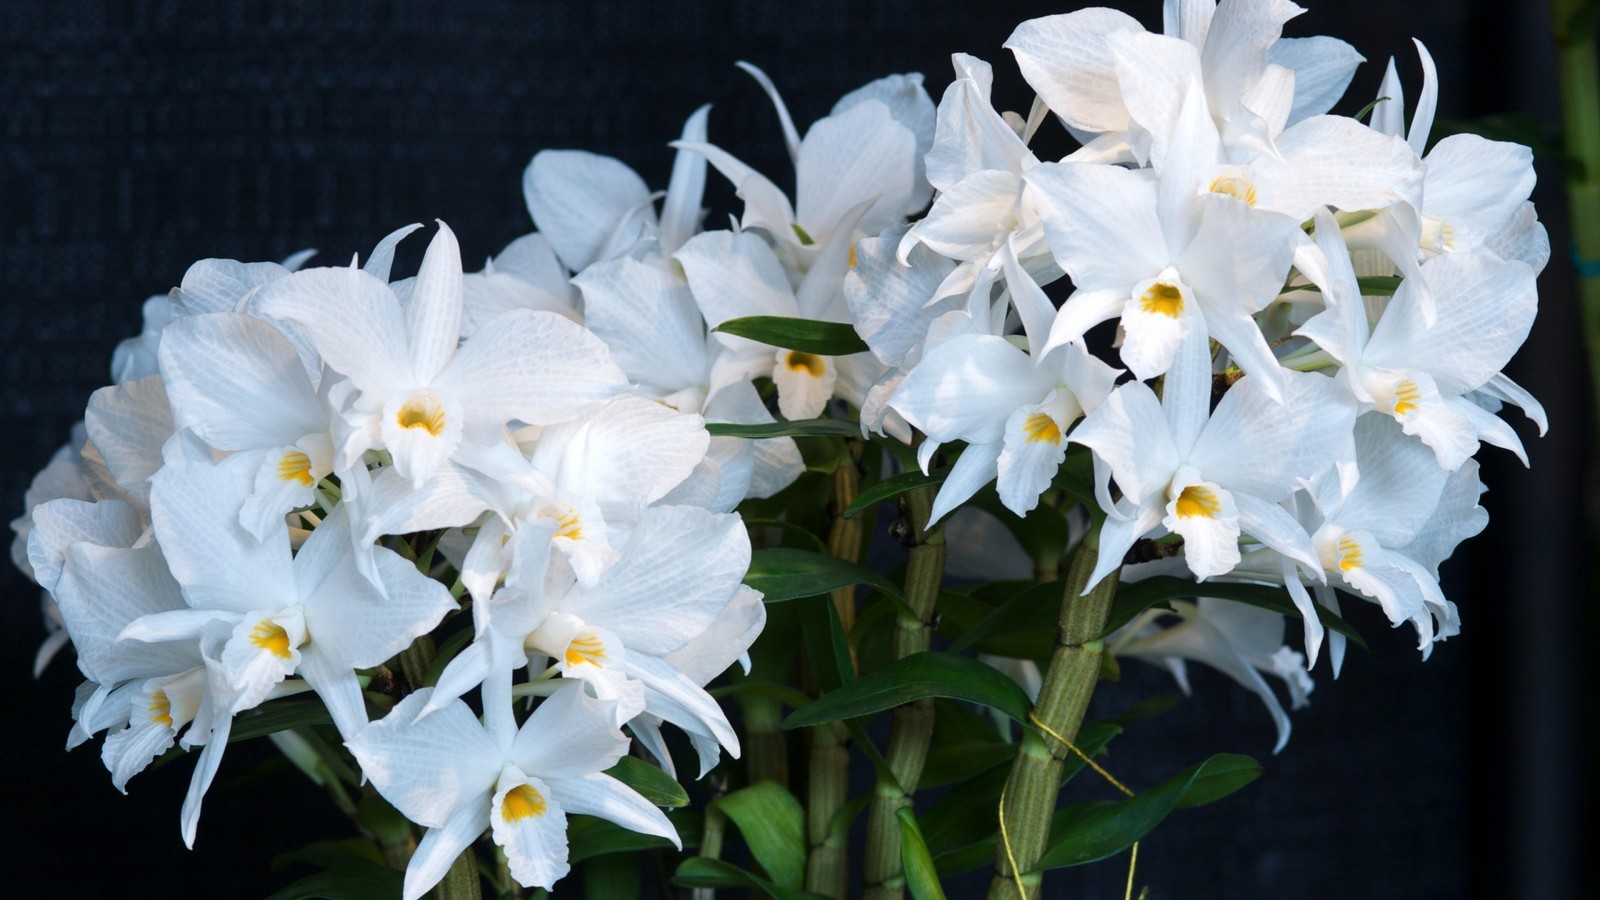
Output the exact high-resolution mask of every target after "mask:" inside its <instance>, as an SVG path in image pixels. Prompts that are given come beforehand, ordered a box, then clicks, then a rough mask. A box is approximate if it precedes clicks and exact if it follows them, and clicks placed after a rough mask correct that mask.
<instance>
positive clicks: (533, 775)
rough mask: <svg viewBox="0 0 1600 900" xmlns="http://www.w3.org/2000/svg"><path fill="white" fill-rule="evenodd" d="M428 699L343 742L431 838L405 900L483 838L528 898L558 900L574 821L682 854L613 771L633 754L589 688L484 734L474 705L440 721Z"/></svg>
mask: <svg viewBox="0 0 1600 900" xmlns="http://www.w3.org/2000/svg"><path fill="white" fill-rule="evenodd" d="M432 694H433V692H432V691H431V690H429V689H426V688H425V689H423V690H420V691H417V692H415V693H413V694H411V695H410V696H408V697H406V699H404V700H402V701H400V703H399V705H397V706H396V707H395V708H394V709H393V710H392V711H390V713H389V714H388V715H387V716H385V717H384V718H383V719H382V720H381V721H378V722H374V723H372V724H371V725H369V726H368V727H367V728H366V729H364V730H363V731H362V732H361V733H360V734H358V735H356V736H354V737H352V738H349V739H347V740H346V741H345V746H347V747H349V748H350V752H351V753H353V754H355V757H356V761H357V762H359V763H360V764H361V770H362V771H363V772H365V773H366V775H367V777H368V778H370V779H372V783H373V786H375V787H376V788H377V789H378V791H379V793H381V794H382V795H383V796H384V798H385V799H386V800H388V801H389V802H390V803H393V804H394V806H395V808H396V809H398V810H400V811H401V812H402V813H404V814H405V815H406V817H407V818H409V819H411V820H412V821H413V822H416V823H418V824H419V825H423V826H425V827H427V829H428V832H427V834H425V835H423V837H422V841H421V843H419V844H418V845H417V849H416V852H415V853H413V854H412V856H411V860H410V862H408V863H407V864H406V875H405V886H404V890H403V896H404V898H405V900H417V898H420V897H421V896H422V895H423V894H425V893H427V891H428V890H429V889H430V888H432V887H433V886H434V885H435V884H437V883H438V882H439V880H440V879H442V878H443V877H444V874H445V872H446V871H447V870H449V868H450V864H451V863H453V862H454V861H455V859H456V857H457V856H459V855H460V854H461V852H462V851H463V850H466V849H467V848H468V847H470V846H471V845H472V844H473V842H474V841H476V840H477V839H478V836H479V835H481V834H482V833H483V831H484V829H485V828H487V829H488V830H489V833H490V835H491V836H492V837H493V839H494V842H495V844H497V845H498V846H499V847H500V848H501V849H502V850H503V851H505V854H506V859H507V861H508V862H509V864H510V868H511V876H512V877H513V878H515V879H516V880H517V883H519V884H521V885H523V886H524V887H530V888H533V887H539V888H546V889H548V888H550V887H551V886H552V885H554V884H555V883H556V882H557V881H558V880H560V879H561V878H562V877H564V876H565V875H566V874H567V872H568V871H569V870H570V866H569V865H568V862H567V836H566V829H567V816H568V815H569V814H573V813H581V814H586V815H592V816H599V817H600V818H602V819H606V820H608V821H611V822H615V823H616V824H618V825H621V826H622V827H624V828H627V829H629V830H631V831H637V832H640V833H643V834H650V835H655V836H657V837H663V838H666V839H667V840H670V841H672V842H673V843H674V844H675V845H678V846H682V844H681V842H680V841H679V839H678V833H677V830H676V829H674V828H673V827H672V823H671V822H669V821H668V820H667V817H666V816H665V815H663V814H662V813H661V810H659V809H657V808H656V807H654V806H652V805H650V803H649V801H647V800H645V799H644V798H643V797H641V796H640V795H639V794H637V793H635V792H634V791H633V790H632V789H631V788H629V787H627V786H626V785H624V784H623V783H622V782H620V781H617V780H616V779H614V778H612V777H611V776H609V775H606V774H604V770H605V769H608V768H610V767H611V766H612V765H614V764H615V763H616V762H617V760H619V759H621V758H622V756H623V755H624V754H625V753H626V752H627V750H628V739H627V738H626V737H625V736H623V734H622V733H621V732H620V731H618V730H617V728H616V726H615V725H613V724H612V723H611V720H612V716H611V714H610V712H609V711H608V710H606V709H605V706H606V704H604V703H602V702H599V701H596V700H592V699H590V698H588V697H586V696H584V692H583V688H581V687H568V688H564V689H562V690H558V691H556V692H555V693H554V694H553V695H552V696H550V697H548V698H546V699H545V700H544V702H542V703H540V704H539V706H538V707H537V708H535V709H534V711H533V714H532V715H530V716H529V717H528V720H527V721H526V722H524V723H523V724H522V727H521V728H517V727H516V723H515V721H514V720H513V719H512V711H511V706H510V697H505V698H503V699H504V702H503V703H502V704H496V705H493V706H490V707H489V709H488V710H487V711H486V714H485V722H486V723H487V727H486V725H485V723H480V722H479V721H478V719H477V717H476V716H474V715H473V714H472V711H471V710H470V709H468V708H467V705H466V704H465V703H462V702H460V701H452V702H450V703H448V704H446V705H444V706H443V708H441V709H439V710H438V711H436V712H433V713H432V714H430V715H424V714H423V708H424V707H425V706H426V705H428V704H430V703H431V702H432V701H433V696H432Z"/></svg>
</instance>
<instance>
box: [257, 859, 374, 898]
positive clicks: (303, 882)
mask: <svg viewBox="0 0 1600 900" xmlns="http://www.w3.org/2000/svg"><path fill="white" fill-rule="evenodd" d="M404 881H405V874H404V873H403V872H399V871H396V870H394V869H391V868H388V867H387V866H379V865H373V864H372V863H367V862H355V863H347V864H345V865H342V866H339V867H338V868H335V869H329V870H328V871H326V872H318V873H317V874H315V875H310V876H307V877H305V878H302V879H300V880H299V881H296V882H295V883H294V884H291V885H289V886H288V887H286V888H284V889H283V890H281V891H278V892H277V893H275V894H273V895H272V896H270V897H268V898H267V900H394V898H395V897H398V896H400V887H401V884H402V883H403V882H404Z"/></svg>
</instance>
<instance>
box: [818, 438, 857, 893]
mask: <svg viewBox="0 0 1600 900" xmlns="http://www.w3.org/2000/svg"><path fill="white" fill-rule="evenodd" d="M858 446H859V445H858ZM860 493H861V471H860V470H859V469H858V468H857V467H856V463H855V460H854V458H853V456H847V457H846V458H845V459H842V460H840V461H839V466H838V468H836V469H834V470H833V498H832V503H831V508H830V512H831V513H832V514H833V524H832V525H831V526H830V527H829V530H828V552H829V553H830V554H832V555H834V556H836V557H838V558H839V559H843V560H848V561H850V562H860V561H861V550H862V543H863V539H864V538H865V537H866V534H865V528H864V523H865V520H864V519H863V518H862V517H860V516H856V517H854V518H845V516H844V515H843V513H844V511H845V510H846V509H849V508H850V504H852V503H854V502H855V501H856V497H857V496H858V495H860ZM831 597H832V600H833V606H834V609H836V610H838V612H839V622H840V624H841V625H843V627H844V631H845V633H846V634H848V633H849V632H850V629H851V628H853V627H854V626H855V620H856V590H855V586H854V585H851V586H847V587H841V588H838V589H836V590H834V591H833V593H832V595H831ZM809 739H810V744H811V747H810V755H809V758H808V759H807V763H806V843H807V845H808V850H809V852H808V853H807V855H806V890H808V891H812V892H813V893H818V894H823V895H825V896H828V897H844V896H845V895H846V893H847V892H848V891H849V889H850V851H849V846H848V844H838V843H833V842H830V841H829V840H828V836H829V826H830V824H831V823H832V822H833V818H834V816H835V815H836V814H837V813H838V812H839V810H840V809H842V808H843V807H844V805H845V804H846V803H847V802H849V800H850V748H849V739H850V732H849V731H848V730H847V729H846V728H845V727H844V726H843V725H842V724H840V723H838V722H829V723H828V724H826V725H818V726H817V727H815V728H812V729H810V730H809Z"/></svg>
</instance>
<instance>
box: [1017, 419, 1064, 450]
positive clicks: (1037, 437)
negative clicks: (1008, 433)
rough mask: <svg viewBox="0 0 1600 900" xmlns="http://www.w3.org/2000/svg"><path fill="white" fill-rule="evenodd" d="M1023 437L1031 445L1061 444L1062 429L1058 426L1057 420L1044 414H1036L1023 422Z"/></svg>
mask: <svg viewBox="0 0 1600 900" xmlns="http://www.w3.org/2000/svg"><path fill="white" fill-rule="evenodd" d="M1022 436H1023V437H1024V438H1026V439H1027V441H1028V443H1030V444H1040V443H1051V444H1059V443H1061V427H1060V426H1058V425H1057V424H1056V420H1055V419H1052V418H1050V417H1049V416H1047V415H1045V414H1044V413H1041V412H1036V413H1034V414H1033V415H1031V416H1029V417H1028V418H1026V419H1024V420H1023V421H1022Z"/></svg>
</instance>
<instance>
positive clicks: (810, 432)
mask: <svg viewBox="0 0 1600 900" xmlns="http://www.w3.org/2000/svg"><path fill="white" fill-rule="evenodd" d="M706 431H708V432H710V433H711V436H712V437H736V438H748V439H750V440H753V441H757V440H764V439H766V438H780V437H854V438H858V437H861V426H860V425H857V424H856V423H854V422H841V421H840V420H838V419H795V420H794V421H792V422H767V423H765V424H761V425H740V424H738V423H736V422H707V423H706Z"/></svg>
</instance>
